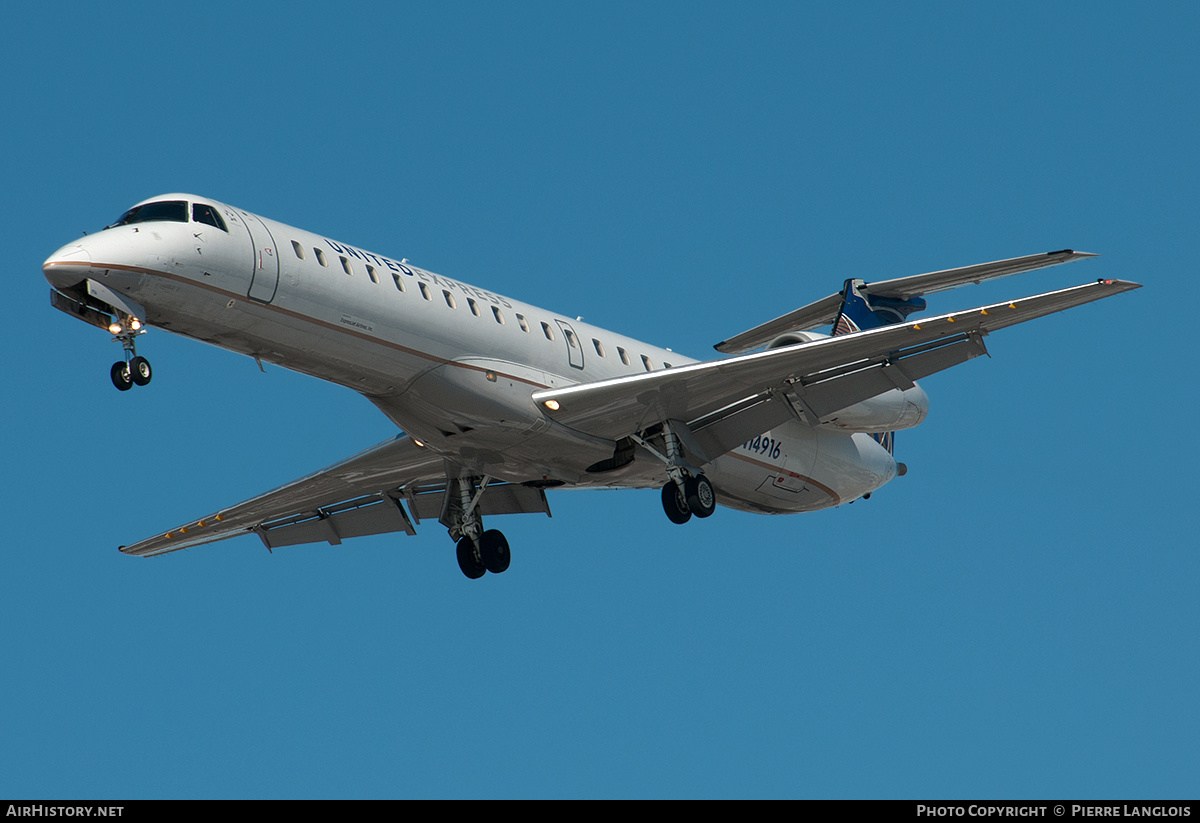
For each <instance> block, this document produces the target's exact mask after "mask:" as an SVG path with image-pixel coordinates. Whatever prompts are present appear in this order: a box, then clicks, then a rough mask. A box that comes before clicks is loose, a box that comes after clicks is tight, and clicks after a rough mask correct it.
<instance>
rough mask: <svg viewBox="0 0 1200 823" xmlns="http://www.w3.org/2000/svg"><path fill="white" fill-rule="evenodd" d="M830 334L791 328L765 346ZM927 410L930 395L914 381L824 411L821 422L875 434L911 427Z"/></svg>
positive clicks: (812, 340)
mask: <svg viewBox="0 0 1200 823" xmlns="http://www.w3.org/2000/svg"><path fill="white" fill-rule="evenodd" d="M829 336H830V335H828V334H821V333H820V332H812V331H792V332H788V333H786V334H781V335H779V336H778V337H776V338H775V339H774V340H772V341H771V342H770V343H768V344H767V348H768V349H778V348H781V347H783V346H795V345H797V344H799V343H812V342H814V341H817V340H824V339H825V338H827V337H829ZM928 413H929V395H927V394H925V390H924V389H922V388H921V387H920V386H918V385H916V384H913V387H912V388H911V389H898V388H897V389H891V390H889V391H885V392H883V393H882V394H877V395H875V396H874V397H872V398H870V399H868V400H863V401H861V402H858V403H855V404H854V405H852V406H847V407H846V408H844V409H838V410H837V411H835V412H831V413H829V414H823V415H821V422H822V423H823V424H824V425H825V426H828V427H829V428H834V429H840V430H841V431H853V432H866V433H868V434H875V433H879V432H893V431H899V430H900V429H911V428H912V427H913V426H917V425H919V424H920V423H921V421H923V420H924V419H925V415H927V414H928Z"/></svg>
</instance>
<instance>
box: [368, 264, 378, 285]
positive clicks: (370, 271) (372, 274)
mask: <svg viewBox="0 0 1200 823" xmlns="http://www.w3.org/2000/svg"><path fill="white" fill-rule="evenodd" d="M367 277H369V278H371V282H372V283H378V282H379V277H378V275H376V274H375V267H374V266H372V265H370V264H367Z"/></svg>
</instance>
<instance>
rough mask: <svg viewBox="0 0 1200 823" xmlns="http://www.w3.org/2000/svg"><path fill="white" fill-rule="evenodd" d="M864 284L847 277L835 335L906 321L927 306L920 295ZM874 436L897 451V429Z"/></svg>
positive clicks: (882, 443) (834, 327) (835, 326)
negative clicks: (888, 293)
mask: <svg viewBox="0 0 1200 823" xmlns="http://www.w3.org/2000/svg"><path fill="white" fill-rule="evenodd" d="M864 285H865V283H864V282H863V281H862V280H847V281H846V285H845V287H844V288H843V289H842V308H841V309H840V310H839V311H838V316H837V320H836V321H834V324H833V332H832V334H833V336H834V337H837V336H838V335H841V334H851V333H853V332H856V331H862V330H864V329H876V328H879V327H880V326H890V325H892V324H894V323H903V322H904V321H905V320H906V319H907V318H908V316H909V315H910V314H912V313H913V312H918V311H921V310H922V309H924V308H925V301H924V300H923V299H922V298H920V297H910V298H908V299H907V300H902V299H900V298H897V297H884V296H882V295H878V294H863V293H862V292H861V291H859V289H860V288H861V287H862V286H864ZM871 437H872V438H873V439H874V440H875V442H876V443H878V444H879V445H881V446H883V447H884V448H885V449H887V453H888V454H890V455H893V456H894V455H895V453H896V452H895V449H896V433H895V432H878V433H875V434H872V435H871Z"/></svg>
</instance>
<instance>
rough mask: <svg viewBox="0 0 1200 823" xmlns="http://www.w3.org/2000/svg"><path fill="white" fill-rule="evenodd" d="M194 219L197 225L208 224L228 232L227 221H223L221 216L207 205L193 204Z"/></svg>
mask: <svg viewBox="0 0 1200 823" xmlns="http://www.w3.org/2000/svg"><path fill="white" fill-rule="evenodd" d="M192 219H193V220H195V221H196V222H197V223H207V224H208V225H210V226H216V227H217V228H218V229H220V230H221V231H223V232H228V231H229V229H227V228H225V221H224V220H222V219H221V215H219V214H217V210H216V209H214V208H213V207H212V206H210V205H208V204H207V203H193V204H192Z"/></svg>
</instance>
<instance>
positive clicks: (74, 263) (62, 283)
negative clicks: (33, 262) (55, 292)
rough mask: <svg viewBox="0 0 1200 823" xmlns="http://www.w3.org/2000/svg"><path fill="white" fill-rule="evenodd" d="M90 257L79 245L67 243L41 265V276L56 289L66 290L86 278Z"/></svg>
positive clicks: (90, 268) (89, 269)
mask: <svg viewBox="0 0 1200 823" xmlns="http://www.w3.org/2000/svg"><path fill="white" fill-rule="evenodd" d="M91 270H92V255H91V254H90V253H89V252H88V250H87V249H86V248H84V247H83V244H81V243H68V244H67V245H65V246H63V247H62V248H61V249H59V250H58V251H56V252H55V253H54V254H52V255H50V256H49V257H47V258H46V262H45V263H42V275H43V276H44V277H45V278H46V280H47V282H49V283H50V285H51V286H53V287H54V288H56V289H68V288H70V287H72V286H74V285H76V284H78V283H79V282H80V281H81V280H84V279H86V278H87V277H88V275H89V274H90V273H91Z"/></svg>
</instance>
